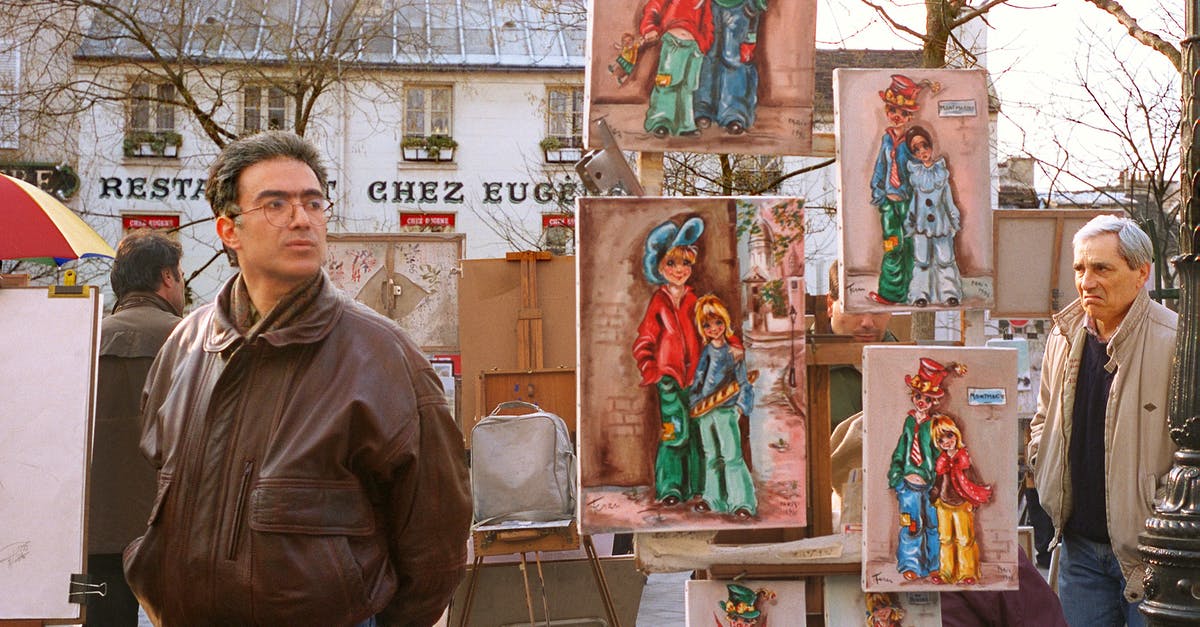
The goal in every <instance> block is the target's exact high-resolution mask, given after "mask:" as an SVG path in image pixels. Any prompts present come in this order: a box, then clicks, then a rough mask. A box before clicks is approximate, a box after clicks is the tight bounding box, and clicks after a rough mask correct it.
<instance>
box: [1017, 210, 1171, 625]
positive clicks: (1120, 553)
mask: <svg viewBox="0 0 1200 627" xmlns="http://www.w3.org/2000/svg"><path fill="white" fill-rule="evenodd" d="M1073 244H1074V255H1075V256H1074V269H1075V287H1076V289H1077V290H1078V292H1079V299H1078V300H1076V301H1075V302H1073V303H1071V304H1070V305H1068V306H1067V307H1066V308H1065V309H1063V310H1062V311H1061V312H1059V313H1058V314H1057V315H1056V316H1054V325H1053V328H1052V330H1051V332H1050V337H1049V339H1048V340H1047V343H1046V353H1045V356H1044V358H1043V361H1042V383H1041V391H1040V393H1039V395H1038V409H1037V414H1036V415H1035V416H1034V419H1033V423H1032V429H1031V438H1030V442H1029V450H1028V456H1029V459H1030V462H1031V463H1032V464H1033V466H1034V472H1035V477H1036V481H1037V488H1038V492H1039V494H1040V496H1041V501H1042V505H1043V506H1044V507H1045V509H1046V511H1047V512H1048V513H1049V514H1050V518H1051V519H1052V520H1053V522H1054V528H1055V532H1056V538H1055V540H1056V541H1058V542H1060V543H1061V548H1060V552H1061V558H1060V569H1059V596H1060V597H1061V598H1062V601H1063V609H1064V611H1065V613H1066V616H1067V621H1068V622H1069V623H1070V624H1071V625H1121V624H1122V623H1124V624H1128V625H1130V626H1135V625H1143V624H1144V621H1143V618H1142V616H1141V614H1140V613H1139V612H1138V609H1137V608H1138V605H1139V604H1140V603H1141V600H1142V598H1143V593H1142V574H1143V572H1144V566H1143V564H1141V563H1140V560H1139V558H1138V552H1137V535H1138V533H1139V531H1141V530H1142V528H1143V526H1144V524H1145V520H1146V518H1147V517H1148V516H1150V515H1151V513H1152V512H1153V507H1154V496H1155V492H1156V490H1157V489H1158V487H1159V486H1160V485H1161V483H1162V480H1163V478H1164V477H1165V475H1166V473H1167V471H1168V470H1169V469H1170V467H1171V456H1172V454H1173V453H1174V451H1175V446H1174V444H1173V443H1172V442H1171V438H1170V436H1169V434H1168V430H1167V415H1166V414H1167V388H1168V381H1169V379H1170V371H1171V355H1172V354H1173V352H1174V346H1175V327H1176V321H1177V316H1176V315H1175V313H1173V312H1171V311H1170V310H1168V309H1167V308H1166V307H1163V306H1162V305H1161V304H1159V303H1157V302H1154V301H1152V300H1150V297H1149V296H1148V295H1147V293H1146V291H1145V289H1144V288H1145V284H1146V280H1147V278H1148V277H1149V276H1150V260H1151V244H1150V239H1149V238H1148V237H1147V236H1146V234H1145V233H1143V232H1142V231H1141V229H1139V228H1138V226H1137V225H1136V224H1135V223H1134V222H1133V221H1132V220H1129V219H1127V218H1116V217H1113V216H1100V217H1097V218H1095V219H1093V220H1092V221H1090V222H1088V223H1087V224H1086V225H1084V226H1083V228H1081V229H1080V230H1079V232H1078V233H1076V234H1075V237H1074V240H1073Z"/></svg>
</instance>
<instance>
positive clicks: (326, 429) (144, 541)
mask: <svg viewBox="0 0 1200 627" xmlns="http://www.w3.org/2000/svg"><path fill="white" fill-rule="evenodd" d="M235 280H236V279H234V280H231V281H230V282H229V283H227V284H226V285H225V287H224V288H223V289H222V291H221V294H220V295H219V296H218V299H217V302H216V303H215V304H211V305H208V306H205V307H203V308H201V309H199V310H198V311H196V312H195V313H193V314H192V315H191V316H189V317H188V318H187V319H185V320H184V321H183V323H181V324H180V326H179V329H178V330H177V332H176V333H175V335H174V336H172V338H171V339H170V340H169V341H168V342H167V344H166V345H165V346H164V347H163V350H162V352H161V353H160V354H159V356H158V359H157V361H156V362H155V365H154V368H153V369H152V371H151V373H150V377H149V379H148V383H147V388H146V392H147V395H148V396H147V399H146V403H145V406H144V409H143V420H144V421H145V424H144V430H143V436H142V450H143V452H144V453H145V454H146V455H147V457H149V458H150V460H151V462H152V463H153V464H154V465H155V466H156V467H158V469H159V478H158V495H157V498H156V499H155V503H154V507H153V509H152V510H151V512H150V517H149V521H148V524H149V526H148V528H147V529H146V533H145V535H144V536H142V537H141V538H138V539H137V540H135V541H134V542H133V543H131V544H130V545H129V547H128V548H127V549H126V551H125V573H126V578H127V579H128V580H129V583H130V586H131V587H132V588H133V590H134V592H135V593H136V594H137V596H138V598H139V600H140V601H141V602H142V604H143V606H144V607H145V608H146V609H147V612H148V613H149V614H150V615H151V617H152V618H153V619H154V620H155V622H156V623H157V624H160V625H322V626H326V625H330V626H333V625H354V624H356V623H358V622H360V621H362V620H364V619H366V618H367V617H369V616H372V615H376V614H380V616H381V618H382V619H383V620H382V621H381V622H382V623H383V624H401V625H409V624H411V625H429V624H432V623H433V622H434V621H435V620H437V618H438V616H439V615H440V613H441V611H442V609H443V608H444V607H445V606H446V604H447V603H448V602H449V600H450V596H451V594H452V593H453V591H454V589H455V587H456V586H457V584H458V582H459V581H460V580H461V578H462V576H463V574H464V572H465V563H466V541H467V530H468V526H469V525H470V519H471V499H470V494H469V484H468V478H467V470H466V463H465V454H464V450H463V442H462V434H461V432H460V431H459V430H458V428H457V426H456V425H455V424H454V419H453V417H452V416H451V414H450V409H449V408H448V407H447V405H446V402H445V397H444V396H443V394H442V388H441V385H440V383H439V381H438V378H437V376H436V375H435V374H434V372H433V370H432V368H431V367H430V365H429V363H428V361H427V360H426V359H425V358H424V356H422V354H421V352H420V350H419V349H418V348H417V347H416V345H414V344H413V342H412V341H411V340H410V339H409V338H408V336H407V335H406V334H405V333H404V332H403V331H401V330H400V328H399V327H398V326H397V325H396V324H395V323H394V322H392V321H390V320H387V319H385V318H383V317H381V316H379V315H378V314H376V313H374V312H372V311H370V310H369V309H367V308H366V307H364V306H362V305H359V304H357V303H355V302H353V301H351V300H350V299H349V298H347V297H346V296H344V295H343V294H341V293H340V292H338V291H337V290H336V289H335V288H334V287H333V286H332V285H331V284H330V283H329V281H328V279H327V278H325V277H322V278H321V280H320V282H321V285H320V290H319V294H318V295H317V296H316V297H315V299H314V300H313V302H312V303H310V304H309V305H307V306H306V307H305V308H304V309H303V310H301V313H299V314H298V317H297V318H296V319H294V320H293V321H292V322H291V323H290V324H287V325H285V326H284V327H283V328H280V329H276V330H271V331H267V332H265V333H263V334H262V335H260V336H258V337H257V338H256V339H254V340H252V341H250V342H246V341H245V338H244V337H243V336H242V335H241V334H240V333H239V332H238V331H237V329H236V328H235V326H234V325H233V324H232V322H231V320H230V319H229V315H228V312H229V304H230V298H231V295H230V294H231V290H232V289H233V284H234V281H235ZM282 305H283V303H280V306H282Z"/></svg>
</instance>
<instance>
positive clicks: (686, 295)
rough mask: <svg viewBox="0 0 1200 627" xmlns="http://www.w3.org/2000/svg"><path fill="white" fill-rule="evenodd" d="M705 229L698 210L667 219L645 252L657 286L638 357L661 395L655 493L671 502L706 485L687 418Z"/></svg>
mask: <svg viewBox="0 0 1200 627" xmlns="http://www.w3.org/2000/svg"><path fill="white" fill-rule="evenodd" d="M703 233H704V220H702V219H701V218H699V217H697V216H693V217H691V218H688V219H686V220H684V221H683V223H682V224H676V223H675V222H673V221H670V220H668V221H666V222H663V223H661V224H659V225H658V226H656V227H654V228H653V229H651V230H650V233H649V234H648V235H647V236H646V242H645V249H644V253H643V256H642V274H643V276H644V277H645V279H646V281H647V282H649V283H650V285H651V286H653V287H654V292H653V294H652V295H651V296H650V303H649V304H648V305H647V306H646V313H645V315H644V316H642V322H641V324H639V325H638V329H637V339H636V340H635V341H634V343H633V358H634V360H635V361H637V367H638V370H639V371H640V372H641V375H642V380H641V385H642V386H645V387H649V386H654V388H655V391H656V392H657V395H658V412H659V418H660V419H661V421H662V430H661V432H660V434H659V443H658V451H657V453H656V455H655V460H654V498H655V500H656V501H658V502H660V503H662V504H663V505H666V506H668V507H670V506H675V505H678V504H679V503H680V502H683V501H687V500H690V499H691V498H692V497H696V496H699V495H700V494H701V493H702V492H703V491H704V456H703V454H702V452H701V449H700V437H699V434H698V433H693V432H694V431H695V426H694V425H693V424H692V422H693V421H689V420H688V411H689V407H690V403H689V399H688V393H687V390H688V387H689V386H690V385H691V384H692V378H693V377H694V376H695V374H696V365H697V363H698V362H699V359H700V334H699V332H698V331H697V330H696V326H695V324H694V323H693V317H694V314H695V310H696V293H695V291H694V290H693V289H692V287H691V286H690V285H688V280H689V279H691V277H692V267H693V266H694V265H695V264H696V260H697V258H698V256H699V255H700V248H699V246H697V245H696V243H697V241H698V240H699V239H700V236H701V235H702V234H703ZM738 348H739V349H740V348H741V347H740V346H739V347H738Z"/></svg>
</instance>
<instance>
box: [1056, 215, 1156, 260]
mask: <svg viewBox="0 0 1200 627" xmlns="http://www.w3.org/2000/svg"><path fill="white" fill-rule="evenodd" d="M1105 233H1112V234H1113V235H1116V236H1117V242H1118V244H1117V249H1118V250H1119V251H1120V253H1121V257H1122V258H1123V259H1124V260H1125V263H1127V264H1129V267H1130V269H1132V270H1137V269H1139V268H1141V267H1142V266H1145V265H1147V264H1149V263H1151V262H1152V261H1153V260H1154V245H1153V244H1152V243H1151V242H1150V237H1149V236H1148V235H1146V232H1145V231H1143V230H1142V229H1141V227H1139V226H1138V225H1137V222H1134V221H1133V220H1130V219H1129V218H1119V217H1117V216H1113V215H1100V216H1096V217H1094V218H1092V219H1091V220H1090V221H1088V223H1087V224H1085V225H1083V226H1082V227H1080V228H1079V230H1078V231H1076V232H1075V237H1073V238H1071V246H1073V247H1074V248H1079V245H1080V243H1082V242H1083V241H1084V240H1089V239H1092V238H1093V237H1098V236H1100V235H1104V234H1105Z"/></svg>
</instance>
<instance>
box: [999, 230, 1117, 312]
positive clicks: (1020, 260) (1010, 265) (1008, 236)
mask: <svg viewBox="0 0 1200 627" xmlns="http://www.w3.org/2000/svg"><path fill="white" fill-rule="evenodd" d="M993 215H994V216H995V227H994V233H995V235H994V237H995V249H996V305H995V306H994V307H993V308H992V312H991V315H992V317H993V318H1049V317H1050V316H1051V315H1052V314H1053V313H1054V312H1056V311H1058V310H1060V309H1062V308H1063V307H1065V306H1067V305H1069V304H1070V303H1071V301H1073V300H1075V299H1076V298H1077V297H1078V296H1079V294H1078V293H1077V292H1076V290H1075V273H1074V271H1073V270H1072V269H1071V266H1072V265H1073V262H1074V250H1073V247H1072V246H1071V238H1072V237H1074V235H1075V232H1076V231H1078V230H1079V228H1080V227H1082V226H1083V225H1084V224H1087V222H1088V221H1089V220H1091V219H1092V218H1094V217H1096V216H1098V215H1116V216H1119V215H1121V213H1120V212H1116V211H1096V210H1091V209H1058V210H1055V209H1029V210H1025V209H1004V210H999V211H996V212H994V214H993Z"/></svg>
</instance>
